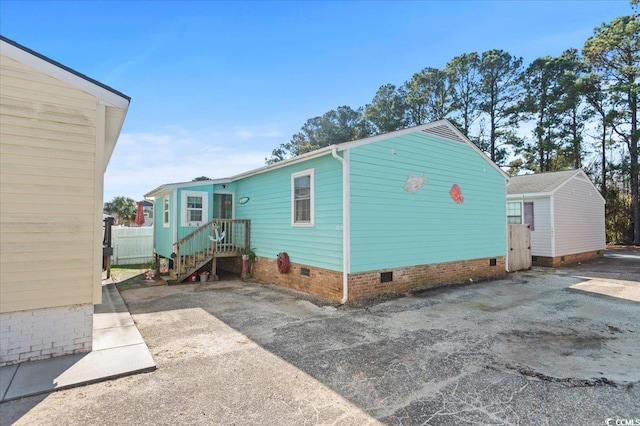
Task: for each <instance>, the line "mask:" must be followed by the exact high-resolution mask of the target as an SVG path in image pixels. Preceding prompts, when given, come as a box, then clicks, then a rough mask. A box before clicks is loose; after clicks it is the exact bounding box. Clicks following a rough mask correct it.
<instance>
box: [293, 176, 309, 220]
mask: <svg viewBox="0 0 640 426" xmlns="http://www.w3.org/2000/svg"><path fill="white" fill-rule="evenodd" d="M291 194H292V197H291V223H292V225H294V226H312V225H313V219H314V205H313V204H314V203H313V199H314V178H313V169H310V170H305V171H302V172H298V173H294V174H292V175H291Z"/></svg>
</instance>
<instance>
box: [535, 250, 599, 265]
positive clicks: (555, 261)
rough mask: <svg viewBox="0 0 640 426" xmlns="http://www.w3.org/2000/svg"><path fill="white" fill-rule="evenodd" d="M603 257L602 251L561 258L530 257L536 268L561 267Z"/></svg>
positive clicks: (567, 255) (568, 255) (574, 254)
mask: <svg viewBox="0 0 640 426" xmlns="http://www.w3.org/2000/svg"><path fill="white" fill-rule="evenodd" d="M603 256H604V249H603V250H595V251H586V252H584V253H573V254H565V255H563V256H556V257H551V256H531V258H532V263H533V264H534V265H536V266H550V267H556V266H563V265H570V264H572V263H578V262H584V261H585V260H591V259H596V258H598V257H603Z"/></svg>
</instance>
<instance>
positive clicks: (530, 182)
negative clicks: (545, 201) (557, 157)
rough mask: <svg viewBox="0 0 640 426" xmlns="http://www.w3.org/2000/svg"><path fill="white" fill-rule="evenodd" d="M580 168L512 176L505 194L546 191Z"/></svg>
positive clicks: (565, 179)
mask: <svg viewBox="0 0 640 426" xmlns="http://www.w3.org/2000/svg"><path fill="white" fill-rule="evenodd" d="M579 172H580V170H567V171H564V172H547V173H539V174H535V175H522V176H514V177H512V178H511V179H510V183H509V185H507V194H533V193H547V192H551V191H553V190H554V189H556V188H557V187H558V186H560V185H562V184H563V183H564V182H566V181H567V180H568V179H570V178H571V177H573V176H574V175H576V174H577V173H579Z"/></svg>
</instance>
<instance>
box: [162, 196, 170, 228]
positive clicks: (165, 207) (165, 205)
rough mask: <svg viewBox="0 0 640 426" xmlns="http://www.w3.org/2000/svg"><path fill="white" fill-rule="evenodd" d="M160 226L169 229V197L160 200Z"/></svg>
mask: <svg viewBox="0 0 640 426" xmlns="http://www.w3.org/2000/svg"><path fill="white" fill-rule="evenodd" d="M162 226H163V227H164V228H168V227H169V196H168V195H167V196H166V197H164V198H163V199H162Z"/></svg>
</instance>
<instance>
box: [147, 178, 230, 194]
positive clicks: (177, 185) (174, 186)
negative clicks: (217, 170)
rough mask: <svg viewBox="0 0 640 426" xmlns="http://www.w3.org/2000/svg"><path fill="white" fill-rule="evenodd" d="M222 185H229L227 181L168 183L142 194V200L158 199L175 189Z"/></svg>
mask: <svg viewBox="0 0 640 426" xmlns="http://www.w3.org/2000/svg"><path fill="white" fill-rule="evenodd" d="M222 183H231V181H230V180H229V179H211V180H198V181H195V182H193V181H190V182H180V183H168V184H165V185H160V186H159V187H157V188H156V189H153V190H151V191H149V192H147V193H146V194H144V198H160V197H164V196H165V195H167V194H169V193H171V192H173V191H175V190H176V189H182V188H189V187H191V186H200V185H216V184H222Z"/></svg>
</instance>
